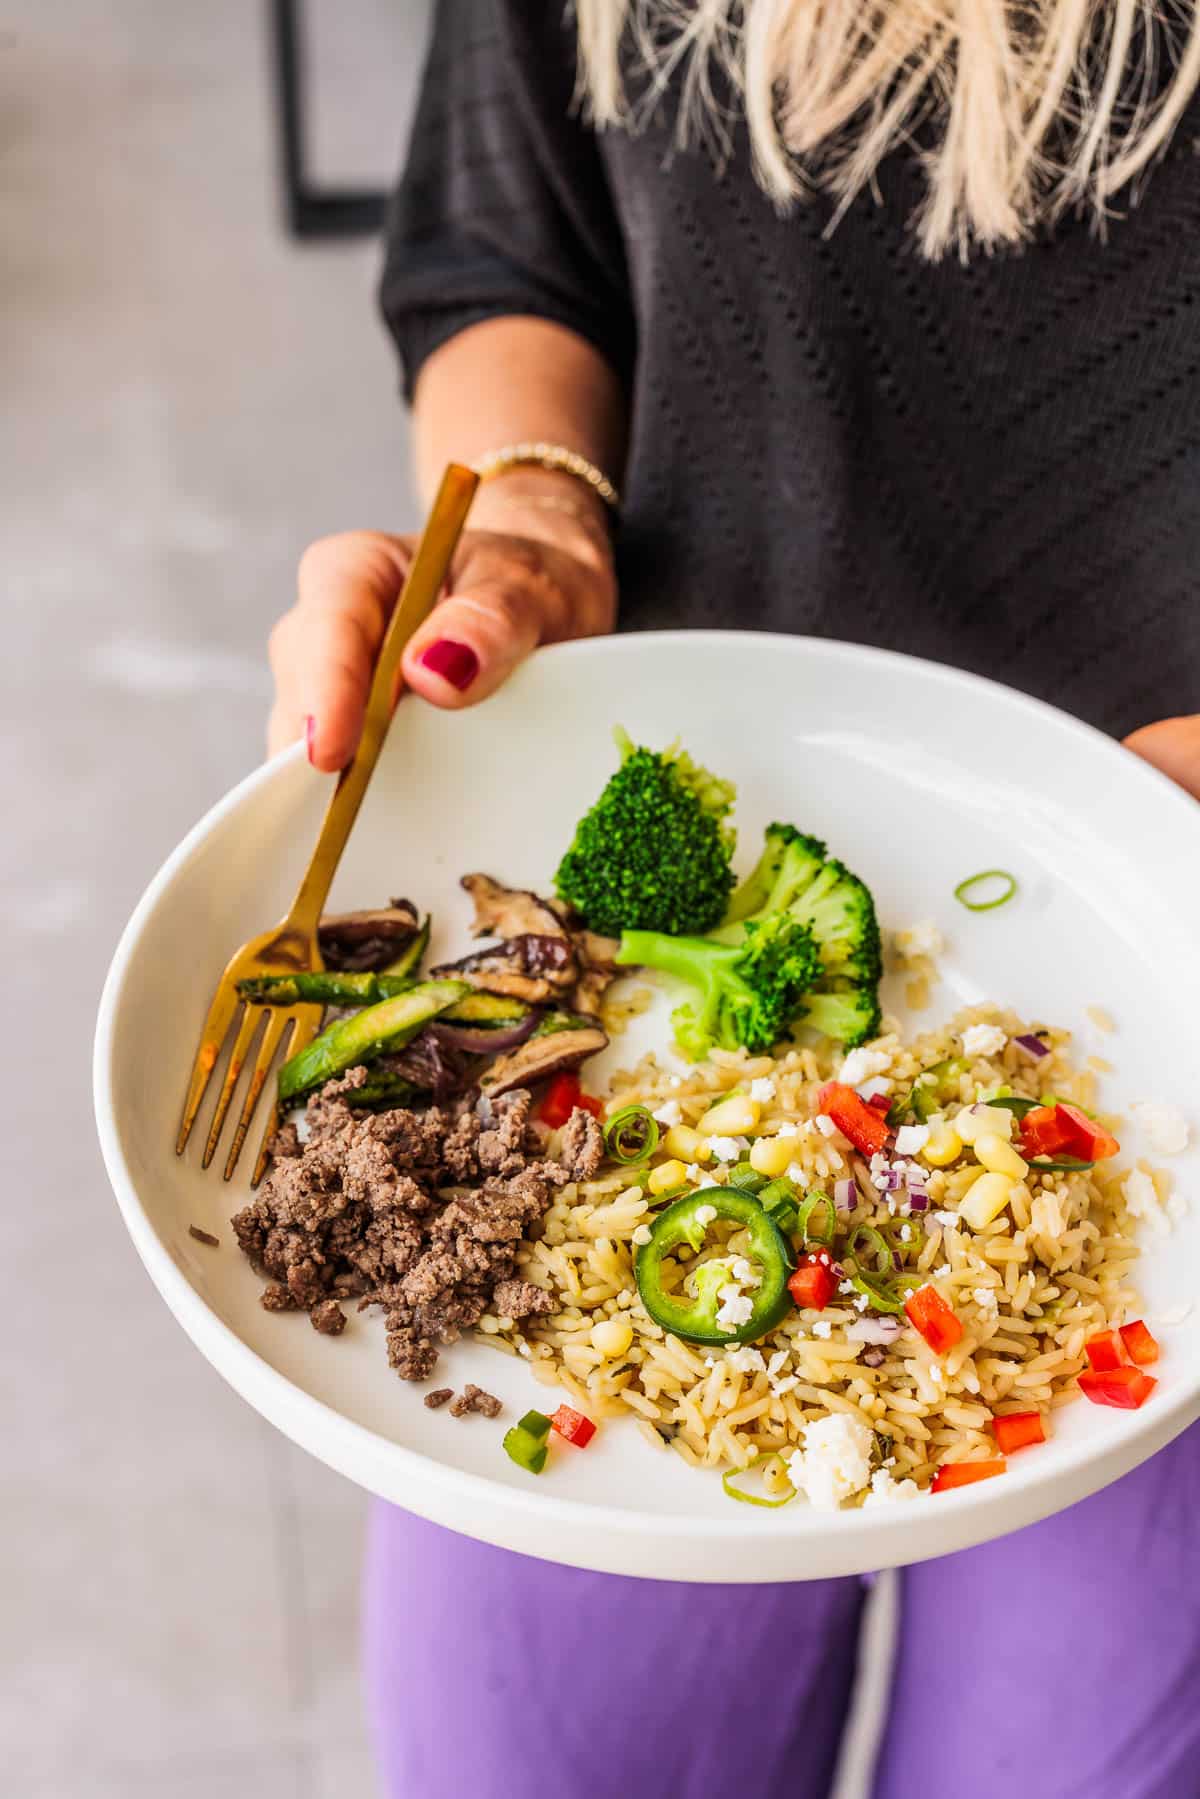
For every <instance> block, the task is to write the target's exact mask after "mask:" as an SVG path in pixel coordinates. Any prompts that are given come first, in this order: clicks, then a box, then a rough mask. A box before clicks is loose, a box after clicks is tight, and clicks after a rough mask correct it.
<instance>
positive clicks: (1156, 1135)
mask: <svg viewBox="0 0 1200 1799" xmlns="http://www.w3.org/2000/svg"><path fill="white" fill-rule="evenodd" d="M1129 1109H1130V1111H1131V1112H1132V1113H1133V1116H1134V1119H1135V1121H1136V1123H1137V1126H1138V1129H1139V1130H1140V1131H1141V1133H1142V1135H1143V1137H1144V1138H1145V1139H1146V1147H1147V1149H1148V1150H1150V1151H1151V1153H1152V1154H1153V1155H1156V1156H1178V1155H1181V1154H1182V1153H1183V1151H1184V1150H1185V1149H1186V1148H1187V1146H1188V1121H1187V1119H1186V1118H1185V1117H1184V1115H1183V1113H1182V1112H1181V1111H1180V1110H1179V1108H1178V1106H1165V1105H1162V1104H1161V1103H1160V1102H1159V1101H1157V1100H1152V1099H1138V1100H1135V1101H1134V1103H1133V1105H1132V1106H1130V1108H1129Z"/></svg>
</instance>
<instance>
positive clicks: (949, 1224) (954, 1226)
mask: <svg viewBox="0 0 1200 1799" xmlns="http://www.w3.org/2000/svg"><path fill="white" fill-rule="evenodd" d="M930 1216H931V1217H933V1218H934V1219H936V1221H937V1223H938V1224H940V1225H941V1227H942V1229H943V1230H944V1231H956V1230H958V1228H959V1226H960V1224H961V1222H962V1220H961V1219H960V1218H959V1216H958V1213H957V1212H933V1213H931V1214H930Z"/></svg>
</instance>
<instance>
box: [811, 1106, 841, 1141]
mask: <svg viewBox="0 0 1200 1799" xmlns="http://www.w3.org/2000/svg"><path fill="white" fill-rule="evenodd" d="M813 1122H814V1123H815V1125H816V1127H817V1129H818V1130H819V1131H820V1133H821V1135H822V1137H836V1136H837V1125H836V1124H835V1123H834V1122H833V1119H832V1118H828V1117H827V1116H826V1115H825V1113H824V1112H818V1113H817V1116H816V1118H815V1119H814V1120H813Z"/></svg>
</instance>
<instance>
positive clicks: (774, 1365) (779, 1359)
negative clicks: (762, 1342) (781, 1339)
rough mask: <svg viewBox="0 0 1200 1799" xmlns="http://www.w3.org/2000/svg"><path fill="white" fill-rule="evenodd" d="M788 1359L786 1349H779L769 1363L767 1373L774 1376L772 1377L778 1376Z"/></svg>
mask: <svg viewBox="0 0 1200 1799" xmlns="http://www.w3.org/2000/svg"><path fill="white" fill-rule="evenodd" d="M787 1359H788V1352H787V1350H786V1349H777V1350H776V1351H775V1353H774V1355H773V1356H772V1357H771V1359H770V1361H769V1362H768V1363H767V1373H768V1374H772V1375H774V1374H778V1373H779V1370H780V1369H781V1368H782V1367H783V1365H784V1363H785V1362H786V1361H787Z"/></svg>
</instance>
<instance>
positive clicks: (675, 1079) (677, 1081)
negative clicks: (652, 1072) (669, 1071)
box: [667, 1074, 683, 1087]
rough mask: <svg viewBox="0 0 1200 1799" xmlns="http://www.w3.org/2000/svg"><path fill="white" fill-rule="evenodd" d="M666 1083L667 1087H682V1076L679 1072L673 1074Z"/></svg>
mask: <svg viewBox="0 0 1200 1799" xmlns="http://www.w3.org/2000/svg"><path fill="white" fill-rule="evenodd" d="M667 1085H668V1087H682V1086H683V1076H682V1075H681V1074H673V1075H672V1076H671V1078H670V1080H669V1081H668V1082H667Z"/></svg>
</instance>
